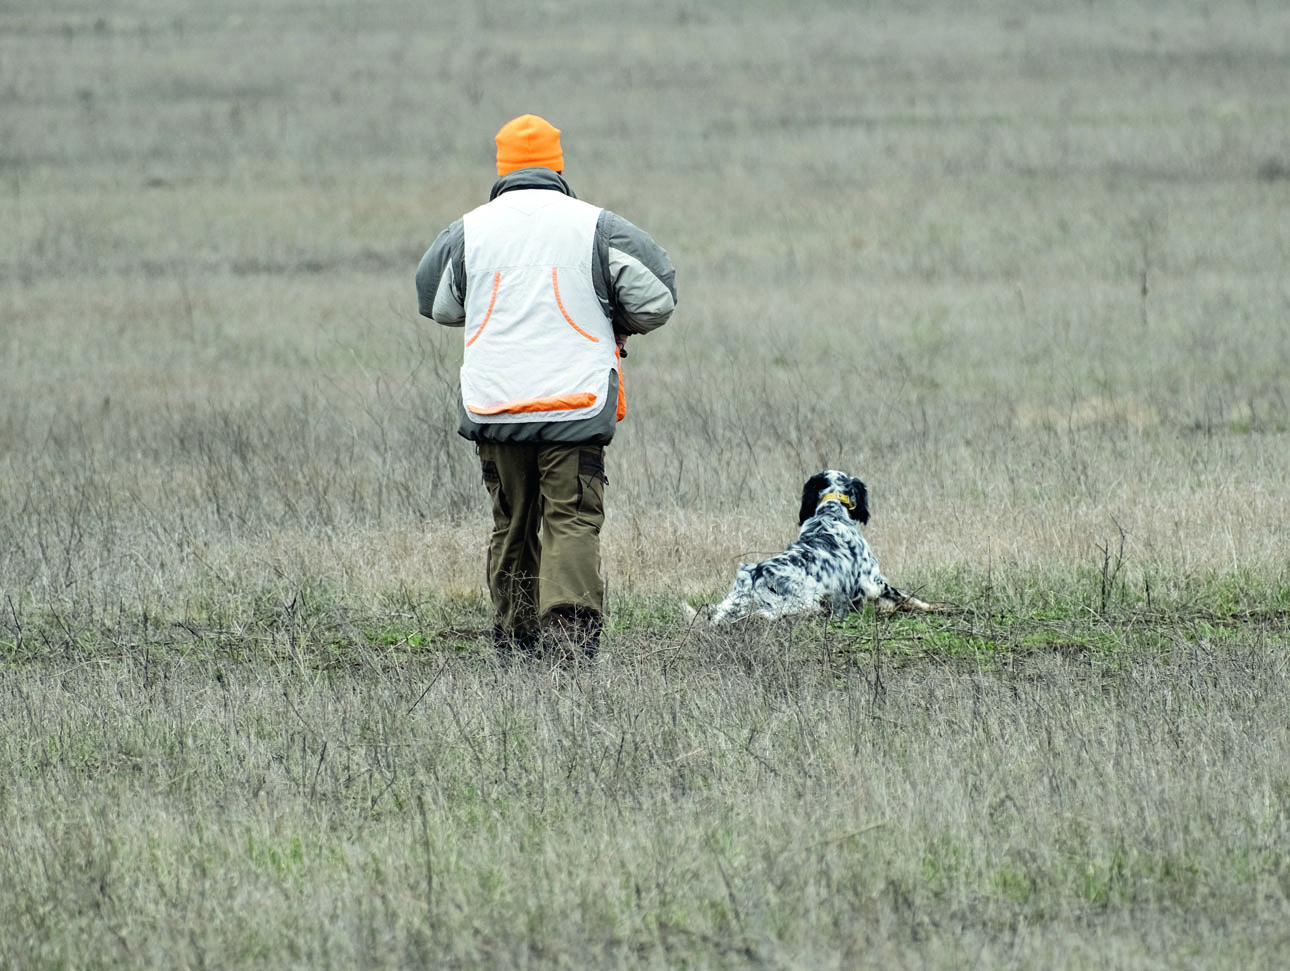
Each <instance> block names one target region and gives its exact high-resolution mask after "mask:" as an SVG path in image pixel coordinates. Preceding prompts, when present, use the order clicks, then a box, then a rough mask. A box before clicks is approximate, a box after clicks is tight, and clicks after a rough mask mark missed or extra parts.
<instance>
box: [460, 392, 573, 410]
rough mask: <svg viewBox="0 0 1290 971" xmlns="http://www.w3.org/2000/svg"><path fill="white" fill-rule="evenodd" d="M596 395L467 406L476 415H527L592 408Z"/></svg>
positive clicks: (553, 396)
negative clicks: (486, 405) (483, 406)
mask: <svg viewBox="0 0 1290 971" xmlns="http://www.w3.org/2000/svg"><path fill="white" fill-rule="evenodd" d="M596 400H597V398H596V395H594V394H591V393H589V392H588V393H586V394H555V395H551V396H549V397H546V398H532V399H530V400H528V401H508V402H506V403H505V404H501V405H493V406H492V407H490V408H473V407H471V408H467V410H468V411H469V412H470V413H471V414H475V415H526V414H529V413H532V412H542V411H575V410H577V409H579V408H590V407H591V406H592V405H594V404H595V403H596Z"/></svg>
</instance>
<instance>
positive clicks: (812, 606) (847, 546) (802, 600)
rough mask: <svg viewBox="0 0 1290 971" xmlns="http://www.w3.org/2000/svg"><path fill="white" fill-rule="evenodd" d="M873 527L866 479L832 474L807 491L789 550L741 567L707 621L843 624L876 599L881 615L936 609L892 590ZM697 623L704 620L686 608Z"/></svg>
mask: <svg viewBox="0 0 1290 971" xmlns="http://www.w3.org/2000/svg"><path fill="white" fill-rule="evenodd" d="M868 521H869V493H868V490H867V489H865V485H864V483H863V482H861V481H860V480H859V479H856V478H853V477H852V476H849V475H847V474H846V473H844V472H837V471H834V470H833V469H826V470H825V471H823V472H819V473H817V474H815V475H813V476H811V478H810V479H809V480H807V483H806V486H805V488H803V490H802V511H801V515H800V517H799V524H800V525H801V530H800V531H799V532H798V534H797V539H796V540H795V541H794V542H793V543H792V544H791V545H790V546H789V547H788V549H786V550H784V552H782V553H777V554H776V555H775V556H772V557H770V559H766V560H762V561H761V562H760V563H741V564H739V569H738V571H737V572H736V574H735V583H734V586H733V587H732V588H731V590H730V593H729V594H728V595H727V596H726V599H725V600H723V601H721V603H719V604H716V605H715V606H713V607H712V609H711V612H710V613H709V615H708V622H709V623H710V624H711V625H712V626H713V627H716V626H719V625H721V624H729V623H732V622H733V621H736V620H739V619H740V618H741V617H745V616H747V615H749V614H754V615H757V616H761V617H766V618H770V619H772V620H776V619H779V618H783V617H792V616H799V615H802V614H812V613H819V612H826V613H830V614H832V615H833V616H835V617H842V616H845V615H846V614H848V613H850V612H851V611H852V610H855V609H858V608H860V607H862V606H863V604H864V601H865V600H866V599H867V600H873V601H875V602H876V605H877V608H878V609H879V610H882V611H891V610H936V609H938V608H937V607H935V606H934V605H932V604H928V603H924V602H923V601H921V600H919V599H917V598H916V597H911V596H909V595H908V594H905V593H902V592H901V591H900V590H898V589H896V588H895V587H893V586H892V585H891V584H890V583H889V582H888V581H887V578H886V577H884V576H883V575H882V571H881V570H880V569H879V568H878V560H877V558H876V557H875V556H874V555H873V551H872V550H870V549H869V544H868V543H867V542H865V538H864V535H863V534H862V533H861V532H860V526H859V524H861V523H867V522H868ZM686 614H687V616H688V617H689V618H690V619H693V618H694V617H695V616H697V614H698V612H697V611H695V610H694V609H693V608H687V610H686Z"/></svg>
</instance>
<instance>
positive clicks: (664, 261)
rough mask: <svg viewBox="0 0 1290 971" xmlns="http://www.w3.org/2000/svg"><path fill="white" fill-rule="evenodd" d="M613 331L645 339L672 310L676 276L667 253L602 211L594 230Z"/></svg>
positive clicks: (634, 227)
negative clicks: (603, 273) (642, 335)
mask: <svg viewBox="0 0 1290 971" xmlns="http://www.w3.org/2000/svg"><path fill="white" fill-rule="evenodd" d="M596 236H597V250H598V251H599V252H598V253H597V256H598V257H599V258H600V260H601V261H602V265H603V267H604V272H605V281H606V285H607V288H608V291H609V293H608V296H609V303H610V306H611V308H612V316H613V325H614V330H615V331H619V332H621V333H625V334H648V333H649V332H650V331H652V330H655V329H657V328H659V327H662V326H663V325H664V324H665V323H667V320H668V318H669V317H671V316H672V311H673V310H674V309H676V271H675V270H674V269H673V268H672V261H671V260H670V259H668V256H667V251H666V250H664V249H663V247H661V246H659V245H658V243H656V242H654V240H653V239H652V238H651V237H650V235H649V233H647V232H645V231H644V230H643V229H640V228H639V227H637V226H634V225H632V224H631V223H630V222H628V221H627V220H626V219H624V218H623V217H622V216H619V215H617V214H615V213H612V212H610V211H609V210H608V209H606V210H605V211H604V212H602V213H601V214H600V221H599V223H598V224H597V226H596Z"/></svg>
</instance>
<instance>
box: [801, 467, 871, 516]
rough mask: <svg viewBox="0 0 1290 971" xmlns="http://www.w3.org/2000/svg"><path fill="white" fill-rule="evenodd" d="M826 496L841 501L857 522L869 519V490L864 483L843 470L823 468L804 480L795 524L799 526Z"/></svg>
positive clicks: (812, 513) (811, 514) (813, 512)
mask: <svg viewBox="0 0 1290 971" xmlns="http://www.w3.org/2000/svg"><path fill="white" fill-rule="evenodd" d="M826 497H828V498H834V499H837V500H838V501H839V502H841V503H842V505H843V506H845V507H846V510H847V512H848V513H850V515H851V518H852V519H854V520H856V521H857V522H860V523H867V522H868V521H869V490H867V489H866V488H865V487H864V483H863V482H861V481H860V480H859V479H857V478H854V477H853V476H849V475H847V474H846V473H845V472H838V471H835V470H834V469H825V470H824V471H823V472H817V473H815V475H813V476H811V477H810V478H809V479H807V480H806V485H805V487H803V489H802V511H801V513H800V515H799V516H798V519H797V524H798V525H799V526H800V525H802V523H804V522H806V521H807V520H808V519H810V518H811V517H812V516H814V515H815V510H816V508H817V507H818V506H819V505H820V502H821V501H823V500H824V499H825V498H826Z"/></svg>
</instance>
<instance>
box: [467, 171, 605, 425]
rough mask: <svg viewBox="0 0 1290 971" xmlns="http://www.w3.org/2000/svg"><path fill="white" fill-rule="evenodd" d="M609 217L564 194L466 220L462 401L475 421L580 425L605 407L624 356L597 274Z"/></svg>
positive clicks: (498, 204)
mask: <svg viewBox="0 0 1290 971" xmlns="http://www.w3.org/2000/svg"><path fill="white" fill-rule="evenodd" d="M600 213H601V210H600V209H599V208H597V207H596V206H592V205H589V204H587V203H585V202H581V201H579V200H577V199H574V198H571V197H570V196H566V195H564V194H563V193H561V192H556V191H553V190H550V189H513V190H511V191H510V192H505V193H503V194H502V195H500V196H498V197H497V198H496V199H494V200H493V201H492V202H489V203H488V204H486V205H483V206H480V207H479V208H478V209H475V210H473V211H472V212H469V213H467V214H466V215H465V217H464V224H465V266H466V325H465V340H466V349H465V353H464V355H463V357H462V365H461V397H462V404H463V405H464V406H465V408H466V410H467V411H468V412H469V413H470V416H471V418H472V419H473V420H474V421H476V422H481V423H485V424H487V423H516V422H533V421H574V420H577V419H584V418H591V417H593V416H595V415H598V414H599V413H600V412H601V411H602V410H603V409H604V408H605V406H606V404H607V402H606V401H605V398H606V396H607V392H608V390H609V388H610V380H609V377H610V372H611V371H613V370H616V369H617V368H618V348H617V345H616V344H615V342H614V332H613V327H612V325H611V323H610V321H609V319H608V318H607V317H606V316H605V312H604V310H603V309H602V308H601V304H600V299H599V298H598V297H597V296H596V288H595V284H594V283H593V282H592V275H591V272H592V271H591V260H592V252H593V248H594V245H595V234H596V221H597V220H598V219H599V217H600ZM621 387H622V382H621V378H620V381H619V388H620V389H621ZM621 397H622V394H621V391H620V393H619V398H620V402H618V403H615V404H613V405H611V407H616V408H617V409H618V412H619V415H618V417H619V418H621V417H622V411H623V409H622V407H621Z"/></svg>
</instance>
